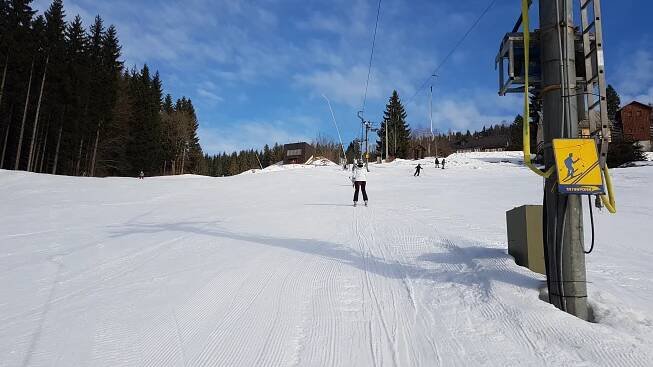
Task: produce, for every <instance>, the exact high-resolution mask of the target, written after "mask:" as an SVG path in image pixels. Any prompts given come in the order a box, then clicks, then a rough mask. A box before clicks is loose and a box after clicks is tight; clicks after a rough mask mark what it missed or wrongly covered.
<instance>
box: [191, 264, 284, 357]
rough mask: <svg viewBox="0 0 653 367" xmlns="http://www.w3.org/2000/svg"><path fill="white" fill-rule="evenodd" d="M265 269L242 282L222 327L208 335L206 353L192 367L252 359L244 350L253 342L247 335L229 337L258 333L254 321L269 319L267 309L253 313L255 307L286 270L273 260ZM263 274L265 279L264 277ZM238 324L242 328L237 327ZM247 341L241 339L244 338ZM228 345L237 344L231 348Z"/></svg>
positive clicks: (218, 326) (222, 321)
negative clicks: (248, 331) (247, 331)
mask: <svg viewBox="0 0 653 367" xmlns="http://www.w3.org/2000/svg"><path fill="white" fill-rule="evenodd" d="M260 265H261V267H259V268H257V273H254V274H251V275H250V276H249V277H248V278H246V280H245V281H243V282H242V283H241V286H240V288H239V289H238V291H237V292H236V293H235V294H234V296H233V299H232V301H231V305H230V306H229V308H228V310H227V312H226V313H225V314H224V315H223V317H222V318H221V320H220V322H219V323H218V325H216V326H215V328H214V330H213V331H212V332H211V333H210V335H208V337H207V341H206V343H205V345H204V347H203V350H202V351H201V352H200V353H199V354H198V355H197V356H196V357H195V358H194V359H193V361H192V365H198V366H221V365H243V363H239V362H242V360H241V359H242V358H245V357H251V356H249V355H247V352H248V351H247V350H245V349H243V348H245V346H247V345H248V343H247V340H250V341H251V339H250V338H249V336H247V335H244V336H243V335H233V334H232V335H229V333H230V332H231V331H232V330H238V329H241V330H254V329H255V323H254V322H253V321H254V320H257V319H262V320H269V319H270V318H269V315H268V314H267V313H265V311H267V310H258V309H257V311H260V312H254V313H252V312H250V310H251V308H252V306H253V305H254V304H255V303H256V302H257V301H258V299H259V297H260V296H261V295H262V294H263V293H264V292H265V291H266V290H267V289H268V287H269V285H270V284H271V281H272V279H275V278H277V274H278V273H279V272H280V271H282V268H281V267H280V266H278V265H275V264H270V263H269V261H268V262H266V261H262V264H260ZM261 275H263V276H261ZM236 325H238V327H236ZM243 337H244V338H245V339H246V340H241V338H243ZM227 344H235V345H233V346H232V347H231V348H229V347H227ZM234 358H238V359H234Z"/></svg>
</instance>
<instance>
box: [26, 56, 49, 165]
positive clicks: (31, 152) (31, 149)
mask: <svg viewBox="0 0 653 367" xmlns="http://www.w3.org/2000/svg"><path fill="white" fill-rule="evenodd" d="M49 63H50V55H48V57H47V58H46V59H45V69H43V78H42V79H41V90H40V91H39V101H38V103H37V104H36V116H35V117H34V127H33V128H32V142H31V143H30V146H29V156H28V158H27V171H31V170H32V158H33V155H34V144H35V140H36V131H37V128H38V126H39V115H40V114H41V102H42V101H43V89H44V88H45V77H46V75H47V74H48V64H49Z"/></svg>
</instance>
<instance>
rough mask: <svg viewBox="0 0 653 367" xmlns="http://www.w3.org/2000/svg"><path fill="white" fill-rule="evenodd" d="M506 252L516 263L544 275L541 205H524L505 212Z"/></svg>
mask: <svg viewBox="0 0 653 367" xmlns="http://www.w3.org/2000/svg"><path fill="white" fill-rule="evenodd" d="M506 221H507V227H508V253H509V254H510V255H511V256H512V257H514V258H515V262H516V263H517V265H520V266H524V267H527V268H529V269H530V270H532V271H534V272H536V273H540V274H544V275H546V266H545V263H544V243H543V241H542V205H524V206H520V207H517V208H514V209H512V210H509V211H507V212H506Z"/></svg>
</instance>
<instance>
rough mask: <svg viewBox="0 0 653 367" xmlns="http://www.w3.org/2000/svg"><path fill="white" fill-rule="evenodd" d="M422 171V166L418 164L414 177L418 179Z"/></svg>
mask: <svg viewBox="0 0 653 367" xmlns="http://www.w3.org/2000/svg"><path fill="white" fill-rule="evenodd" d="M421 171H422V165H421V164H418V165H417V167H415V174H414V175H413V176H415V177H417V176H419V173H420V172H421Z"/></svg>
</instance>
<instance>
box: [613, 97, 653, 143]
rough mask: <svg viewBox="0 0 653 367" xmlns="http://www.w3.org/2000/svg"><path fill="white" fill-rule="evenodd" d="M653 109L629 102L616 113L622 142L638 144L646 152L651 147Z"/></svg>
mask: <svg viewBox="0 0 653 367" xmlns="http://www.w3.org/2000/svg"><path fill="white" fill-rule="evenodd" d="M652 121H653V107H651V106H649V105H645V104H643V103H640V102H631V103H629V104H627V105H626V106H624V107H623V108H622V109H620V110H619V111H618V112H617V122H618V123H619V124H620V125H621V130H622V136H623V139H624V140H628V141H632V142H639V143H640V144H641V145H642V146H644V147H645V149H646V150H649V149H650V146H651V122H652Z"/></svg>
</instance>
